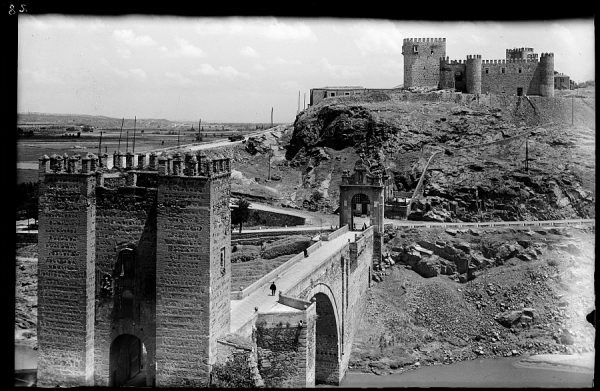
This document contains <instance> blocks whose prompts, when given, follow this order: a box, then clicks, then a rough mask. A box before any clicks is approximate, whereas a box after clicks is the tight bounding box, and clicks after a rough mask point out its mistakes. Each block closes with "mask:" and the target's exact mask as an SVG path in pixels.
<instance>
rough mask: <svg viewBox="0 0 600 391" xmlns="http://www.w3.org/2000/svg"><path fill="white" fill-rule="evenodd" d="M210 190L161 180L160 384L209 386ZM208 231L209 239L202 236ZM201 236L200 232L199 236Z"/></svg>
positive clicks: (199, 182) (196, 183) (202, 183)
mask: <svg viewBox="0 0 600 391" xmlns="http://www.w3.org/2000/svg"><path fill="white" fill-rule="evenodd" d="M210 195H211V186H210V183H209V182H208V181H207V180H206V179H205V178H201V177H198V178H181V177H175V176H161V177H160V179H159V191H158V199H157V240H156V249H157V254H156V264H157V269H156V291H157V294H156V296H157V297H156V318H157V319H156V366H157V379H156V385H157V386H159V387H164V386H196V387H201V386H206V385H207V384H208V380H209V372H210V364H209V360H208V357H209V355H208V353H209V349H210V346H209V345H210V335H209V330H210V323H211V322H210V300H211V292H210V290H209V283H210V280H211V274H212V272H213V271H212V270H211V269H212V266H213V265H212V254H211V253H212V252H213V251H214V249H213V248H212V247H211V244H210V232H211V228H212V223H213V221H212V219H211V217H210V208H211V206H212V205H211V201H210ZM202 231H204V232H207V233H208V235H207V234H206V233H204V232H202ZM201 232H202V233H201Z"/></svg>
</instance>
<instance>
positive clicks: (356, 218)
mask: <svg viewBox="0 0 600 391" xmlns="http://www.w3.org/2000/svg"><path fill="white" fill-rule="evenodd" d="M350 209H351V210H352V213H351V215H350V216H351V217H350V227H352V228H353V229H357V230H360V229H362V228H363V227H365V228H366V227H369V226H371V200H370V199H369V197H368V196H367V195H366V194H364V193H356V194H354V195H353V196H352V199H351V201H350Z"/></svg>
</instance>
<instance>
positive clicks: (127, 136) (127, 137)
mask: <svg viewBox="0 0 600 391" xmlns="http://www.w3.org/2000/svg"><path fill="white" fill-rule="evenodd" d="M127 152H129V128H127V130H126V131H125V153H127Z"/></svg>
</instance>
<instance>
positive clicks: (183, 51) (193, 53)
mask: <svg viewBox="0 0 600 391" xmlns="http://www.w3.org/2000/svg"><path fill="white" fill-rule="evenodd" d="M175 42H176V43H177V48H176V49H174V50H169V49H168V48H167V47H166V46H161V47H160V49H159V50H160V51H161V52H162V53H164V54H165V55H166V56H167V57H191V58H199V57H204V55H205V54H204V51H203V50H202V49H200V48H199V47H198V46H195V45H193V44H192V43H191V42H189V41H188V40H186V39H183V38H180V37H176V38H175Z"/></svg>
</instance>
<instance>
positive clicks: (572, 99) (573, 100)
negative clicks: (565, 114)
mask: <svg viewBox="0 0 600 391" xmlns="http://www.w3.org/2000/svg"><path fill="white" fill-rule="evenodd" d="M574 107H575V96H571V125H573V124H574V110H575V109H574Z"/></svg>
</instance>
